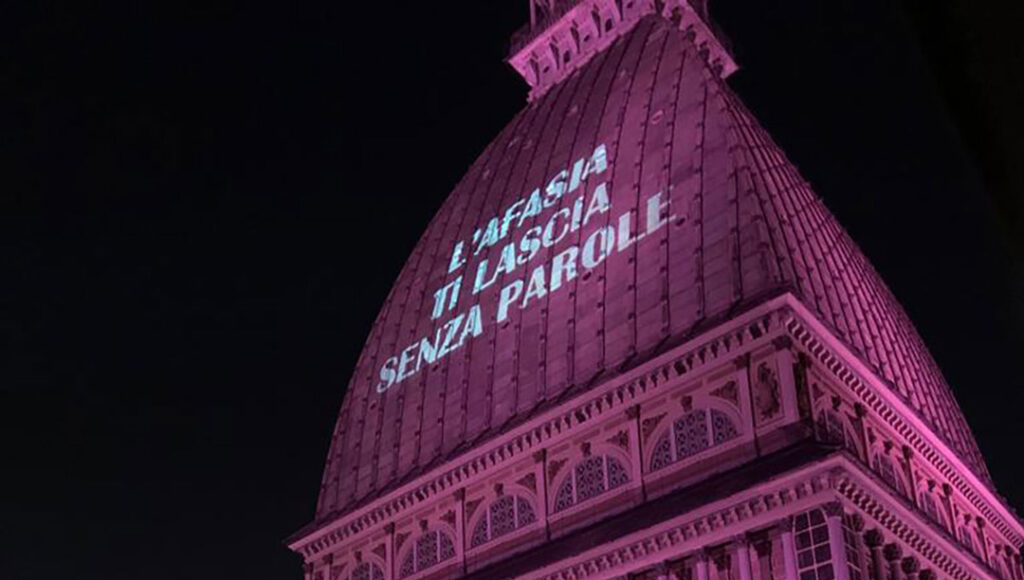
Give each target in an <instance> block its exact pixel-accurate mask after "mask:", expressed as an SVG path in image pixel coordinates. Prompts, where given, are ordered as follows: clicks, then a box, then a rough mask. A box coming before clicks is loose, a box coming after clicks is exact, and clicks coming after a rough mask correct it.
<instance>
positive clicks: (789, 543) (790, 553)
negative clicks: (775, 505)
mask: <svg viewBox="0 0 1024 580" xmlns="http://www.w3.org/2000/svg"><path fill="white" fill-rule="evenodd" d="M779 527H781V528H782V534H781V536H782V563H783V569H784V570H785V572H786V579H787V580H796V577H797V567H796V542H794V541H793V518H792V517H788V518H785V519H784V520H782V522H780V523H779Z"/></svg>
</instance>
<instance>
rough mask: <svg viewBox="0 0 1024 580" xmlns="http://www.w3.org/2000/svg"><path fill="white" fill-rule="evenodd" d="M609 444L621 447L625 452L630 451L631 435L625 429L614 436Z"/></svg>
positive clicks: (609, 440)
mask: <svg viewBox="0 0 1024 580" xmlns="http://www.w3.org/2000/svg"><path fill="white" fill-rule="evenodd" d="M607 442H608V443H611V444H612V445H615V446H617V447H620V448H621V449H623V450H624V451H629V433H628V432H627V431H626V430H625V429H623V430H622V431H619V432H618V433H616V434H615V435H612V436H611V437H610V438H609V439H608V440H607Z"/></svg>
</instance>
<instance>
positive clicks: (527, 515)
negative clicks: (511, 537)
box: [469, 495, 537, 548]
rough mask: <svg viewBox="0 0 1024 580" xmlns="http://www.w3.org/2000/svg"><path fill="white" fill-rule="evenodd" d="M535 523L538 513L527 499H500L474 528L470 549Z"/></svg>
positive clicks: (492, 504) (508, 497)
mask: <svg viewBox="0 0 1024 580" xmlns="http://www.w3.org/2000/svg"><path fill="white" fill-rule="evenodd" d="M535 521H537V513H536V512H535V511H534V509H533V505H532V504H531V503H530V502H529V500H527V499H526V498H525V497H521V496H514V495H506V496H504V497H499V498H498V499H496V500H494V501H493V502H492V503H491V505H490V506H488V508H487V510H486V511H484V513H483V515H482V516H480V520H479V521H477V523H476V526H474V527H473V535H472V536H470V538H469V547H470V548H475V547H477V546H482V545H484V544H486V543H487V542H489V541H491V540H493V539H495V538H499V537H501V536H504V535H505V534H508V533H511V532H513V531H515V530H518V529H519V528H522V527H523V526H527V525H529V524H532V523H533V522H535Z"/></svg>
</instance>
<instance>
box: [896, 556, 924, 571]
mask: <svg viewBox="0 0 1024 580" xmlns="http://www.w3.org/2000/svg"><path fill="white" fill-rule="evenodd" d="M900 569H901V570H903V573H904V574H907V575H910V574H916V573H917V571H918V570H920V569H921V564H920V563H918V561H917V558H915V557H913V556H907V557H906V558H903V560H901V561H900Z"/></svg>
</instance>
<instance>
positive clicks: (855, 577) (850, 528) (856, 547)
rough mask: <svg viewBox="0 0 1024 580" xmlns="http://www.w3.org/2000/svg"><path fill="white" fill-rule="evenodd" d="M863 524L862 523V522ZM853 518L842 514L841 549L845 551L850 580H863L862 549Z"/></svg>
mask: <svg viewBox="0 0 1024 580" xmlns="http://www.w3.org/2000/svg"><path fill="white" fill-rule="evenodd" d="M862 523H863V522H862ZM859 529H860V527H858V526H857V524H856V522H855V518H854V516H852V515H850V514H843V547H844V548H845V549H846V564H847V568H848V571H849V576H850V580H864V578H866V577H867V576H866V571H867V567H866V566H865V562H864V547H863V542H862V540H861V536H860V534H859V533H858V531H859Z"/></svg>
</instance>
